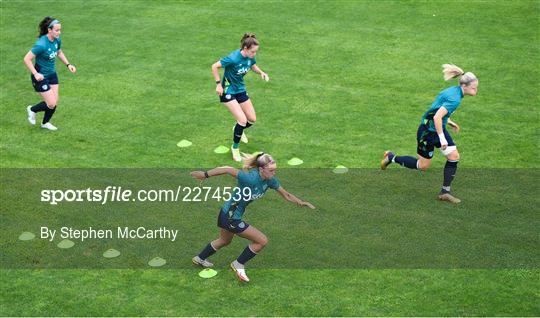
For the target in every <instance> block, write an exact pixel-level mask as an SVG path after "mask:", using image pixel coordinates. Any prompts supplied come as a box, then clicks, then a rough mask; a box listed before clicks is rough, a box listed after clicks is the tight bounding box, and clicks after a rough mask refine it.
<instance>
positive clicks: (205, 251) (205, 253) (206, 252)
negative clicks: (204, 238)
mask: <svg viewBox="0 0 540 318" xmlns="http://www.w3.org/2000/svg"><path fill="white" fill-rule="evenodd" d="M215 252H217V251H216V250H215V249H214V248H213V247H212V244H210V243H208V245H206V247H205V248H204V249H203V250H202V251H201V252H200V253H199V258H200V259H202V260H205V259H207V258H209V257H210V256H212V255H214V253H215Z"/></svg>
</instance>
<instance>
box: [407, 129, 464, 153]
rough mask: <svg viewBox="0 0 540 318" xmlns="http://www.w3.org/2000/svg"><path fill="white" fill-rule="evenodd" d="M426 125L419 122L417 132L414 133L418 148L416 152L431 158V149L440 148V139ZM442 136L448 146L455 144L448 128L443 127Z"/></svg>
mask: <svg viewBox="0 0 540 318" xmlns="http://www.w3.org/2000/svg"><path fill="white" fill-rule="evenodd" d="M428 128H429V127H428V126H427V125H424V124H421V125H420V126H418V132H417V133H416V141H417V142H418V148H417V150H416V152H417V153H418V154H419V155H420V156H422V157H424V158H427V159H431V158H433V151H434V150H435V148H441V141H440V140H439V135H437V132H435V131H431V130H429V129H428ZM443 132H444V137H445V138H446V141H448V146H455V145H456V144H455V143H454V140H452V136H450V133H449V132H448V130H446V129H443Z"/></svg>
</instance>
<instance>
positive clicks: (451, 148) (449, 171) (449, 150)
mask: <svg viewBox="0 0 540 318" xmlns="http://www.w3.org/2000/svg"><path fill="white" fill-rule="evenodd" d="M444 134H445V138H446V140H447V141H448V147H446V149H445V150H441V152H442V154H443V155H444V156H445V157H446V164H445V165H444V172H443V185H442V188H441V192H440V193H439V196H438V198H439V199H440V200H443V201H448V202H451V203H459V202H461V200H460V199H458V198H456V197H455V196H454V195H452V194H451V192H450V185H451V184H452V181H453V180H454V177H455V175H456V171H457V166H458V162H459V151H458V150H457V147H456V145H455V143H454V141H453V140H452V136H450V134H449V133H448V131H446V130H445V131H444Z"/></svg>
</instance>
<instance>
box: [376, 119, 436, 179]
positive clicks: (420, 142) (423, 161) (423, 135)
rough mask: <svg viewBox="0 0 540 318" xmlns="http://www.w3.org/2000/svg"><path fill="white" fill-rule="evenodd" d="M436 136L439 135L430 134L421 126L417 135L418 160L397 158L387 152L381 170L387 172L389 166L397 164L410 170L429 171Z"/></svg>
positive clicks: (407, 157) (405, 157)
mask: <svg viewBox="0 0 540 318" xmlns="http://www.w3.org/2000/svg"><path fill="white" fill-rule="evenodd" d="M434 136H435V137H437V134H436V133H433V132H430V131H429V130H428V129H427V127H426V126H425V125H420V126H419V127H418V131H417V134H416V138H417V150H416V152H417V154H418V159H416V158H415V157H413V156H397V155H396V154H394V153H393V152H391V151H385V152H384V155H383V160H382V161H381V169H382V170H385V169H386V168H387V167H388V165H390V164H391V163H394V162H395V163H397V164H399V165H401V166H403V167H406V168H409V169H418V170H422V171H425V170H427V169H428V168H429V166H430V164H431V158H433V150H434V149H435V140H434Z"/></svg>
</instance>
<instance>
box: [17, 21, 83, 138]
mask: <svg viewBox="0 0 540 318" xmlns="http://www.w3.org/2000/svg"><path fill="white" fill-rule="evenodd" d="M61 28H62V25H61V24H60V21H58V20H57V19H55V18H51V17H45V18H44V19H43V20H42V21H41V22H40V23H39V36H38V40H37V41H36V43H35V44H34V46H33V47H32V49H31V50H30V51H29V52H28V53H26V55H25V56H24V64H25V65H26V67H27V68H28V69H29V70H30V72H31V73H32V75H31V76H30V78H31V80H32V85H33V86H34V90H35V91H36V92H37V93H38V94H40V95H41V98H42V99H43V101H42V102H39V103H37V104H36V105H34V106H32V105H29V106H28V107H26V112H27V115H28V122H30V124H31V125H35V124H36V113H38V112H45V115H44V116H43V121H42V122H41V128H45V129H48V130H57V128H56V126H54V125H53V124H52V123H51V122H50V120H51V118H52V116H53V114H54V112H55V111H56V106H57V105H58V88H59V84H58V75H57V74H56V68H55V59H56V57H57V56H58V58H59V59H60V60H61V61H62V62H63V63H64V64H65V65H66V66H67V68H68V69H69V71H70V72H71V73H75V72H77V69H76V68H75V66H74V65H72V64H70V63H69V61H68V59H67V57H66V55H65V54H64V52H63V51H62V49H61V46H62V41H60V32H61ZM34 58H35V59H36V64H35V65H33V64H32V60H33V59H34Z"/></svg>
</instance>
